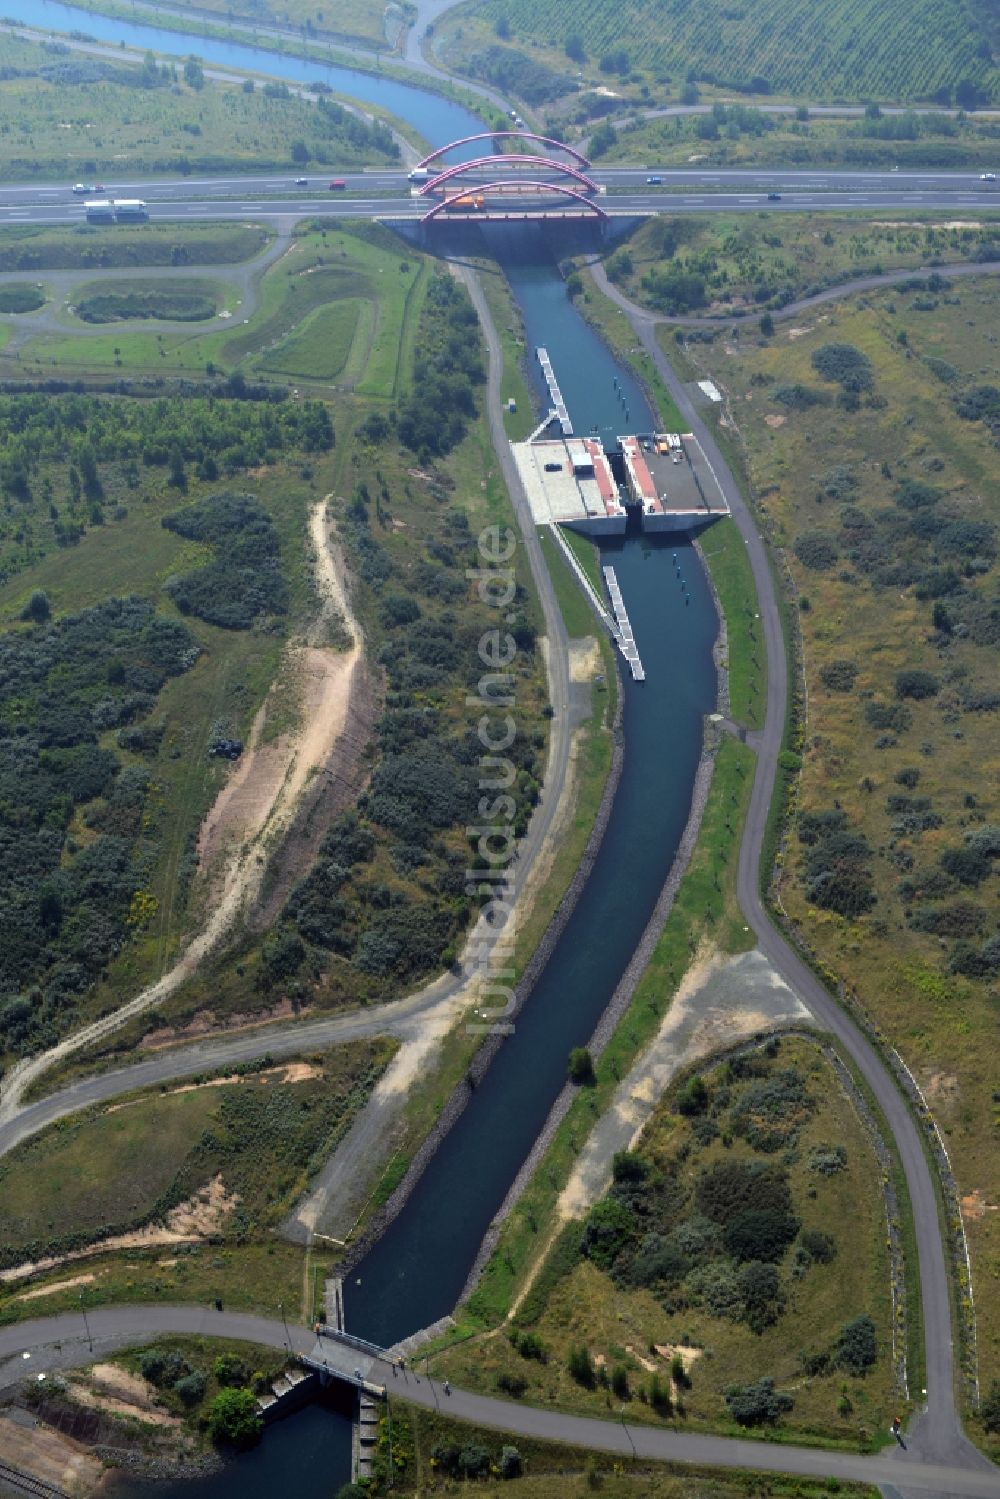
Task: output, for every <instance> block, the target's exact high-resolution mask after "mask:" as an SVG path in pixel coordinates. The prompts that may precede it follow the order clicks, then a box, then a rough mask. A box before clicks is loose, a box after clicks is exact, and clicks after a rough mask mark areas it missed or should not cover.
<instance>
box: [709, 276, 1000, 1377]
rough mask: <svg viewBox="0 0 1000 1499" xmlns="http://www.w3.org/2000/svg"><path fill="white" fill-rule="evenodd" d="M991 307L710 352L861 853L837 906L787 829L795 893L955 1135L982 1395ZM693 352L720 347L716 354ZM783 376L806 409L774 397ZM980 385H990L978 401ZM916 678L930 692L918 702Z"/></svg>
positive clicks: (802, 924) (908, 296)
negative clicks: (846, 386) (846, 350)
mask: <svg viewBox="0 0 1000 1499" xmlns="http://www.w3.org/2000/svg"><path fill="white" fill-rule="evenodd" d="M995 295H996V293H995V289H994V288H993V286H992V284H991V283H990V282H989V281H988V280H984V281H982V282H979V283H976V282H971V281H968V282H963V283H962V284H961V285H960V286H958V287H955V288H954V289H950V290H949V289H946V290H945V291H944V293H943V294H942V293H941V292H932V293H929V292H928V291H927V289H926V288H925V289H924V290H919V289H911V290H908V291H904V290H897V291H895V292H885V293H880V294H877V295H872V296H869V297H868V298H866V299H864V300H863V301H860V302H859V301H857V300H854V301H850V302H846V303H844V304H840V305H839V306H838V307H837V308H836V309H835V310H833V311H831V313H830V315H829V316H828V317H827V318H826V319H825V320H824V324H823V326H822V328H819V327H817V326H814V327H812V328H811V329H810V328H808V327H805V326H803V327H802V328H801V329H791V330H789V332H788V333H784V332H783V333H782V334H780V335H779V336H777V337H776V338H775V339H774V340H767V341H765V340H760V339H758V338H756V337H754V338H742V339H741V340H740V345H739V354H738V356H737V355H736V354H735V353H730V352H728V351H727V350H724V349H722V348H721V347H719V345H718V344H716V345H715V346H714V347H713V348H712V351H711V356H710V358H711V364H712V369H713V374H714V375H715V376H717V377H719V378H720V379H721V380H722V381H723V382H724V384H725V385H726V387H727V389H728V391H729V393H730V397H731V402H732V409H733V411H734V413H735V414H736V415H737V420H738V422H739V426H740V429H741V431H742V434H743V437H744V441H745V449H746V457H747V462H748V465H749V470H750V474H751V477H752V481H753V485H754V488H755V490H756V492H757V493H758V494H759V495H760V496H761V500H762V506H763V508H764V509H765V514H766V517H767V520H768V524H769V525H770V526H771V527H772V528H773V530H774V533H775V537H776V539H777V540H778V542H779V543H782V544H783V545H784V546H785V547H786V548H787V556H788V561H789V565H790V567H791V569H792V573H793V577H794V579H795V584H796V587H797V589H798V590H799V593H800V619H801V628H802V638H803V648H804V654H805V666H806V679H807V686H808V721H807V737H806V741H805V749H804V754H803V759H802V773H801V783H800V788H799V802H800V807H801V810H802V812H803V813H810V814H812V813H825V812H828V811H829V810H831V809H834V808H837V807H839V808H841V809H842V811H843V814H844V818H845V821H846V825H847V828H848V830H849V831H850V832H851V834H852V836H853V837H855V838H860V839H861V840H863V841H862V842H861V844H860V845H859V844H855V845H854V847H855V854H854V860H853V862H852V868H851V871H850V881H849V883H848V885H847V886H846V888H845V887H843V886H842V887H841V896H840V897H839V898H838V899H837V901H836V903H834V899H833V898H832V897H831V896H830V895H828V894H825V893H824V890H823V887H822V882H821V883H820V884H817V883H816V879H817V876H818V873H819V871H820V870H821V867H822V864H823V858H824V848H825V845H824V843H823V841H822V839H820V841H819V842H818V843H816V844H812V845H809V844H805V845H804V844H803V843H802V842H801V841H800V840H799V839H798V838H797V837H796V836H795V835H794V833H793V835H792V837H791V840H790V843H789V847H788V850H787V855H786V859H785V864H784V874H783V878H782V881H781V887H780V892H781V900H782V903H783V905H784V907H785V909H786V911H787V912H788V915H789V917H790V919H791V920H792V922H793V923H794V924H795V925H796V926H797V927H798V928H799V930H800V931H801V933H802V935H803V937H804V939H805V940H806V941H807V942H808V944H809V946H810V947H811V949H812V950H813V952H814V953H815V954H816V956H817V959H818V961H819V963H820V964H821V966H822V967H823V968H824V969H826V970H827V971H828V972H832V973H834V974H836V975H838V976H839V977H840V978H842V979H843V981H844V983H845V984H846V986H847V987H848V989H849V990H851V991H852V992H854V993H856V994H857V996H858V997H859V999H860V1001H861V1003H862V1004H863V1005H864V1006H865V1008H866V1009H867V1010H868V1012H869V1013H870V1014H871V1015H872V1017H873V1018H874V1020H875V1022H876V1023H877V1024H878V1025H879V1026H880V1027H881V1028H882V1030H883V1031H884V1032H885V1033H886V1035H887V1036H888V1037H889V1038H890V1039H891V1040H892V1041H893V1042H894V1043H895V1044H896V1045H897V1046H898V1047H899V1049H900V1051H901V1052H902V1054H903V1056H904V1058H905V1059H906V1061H907V1062H908V1064H909V1065H910V1067H911V1068H912V1070H913V1072H914V1074H915V1076H916V1077H917V1079H918V1081H919V1082H920V1084H921V1086H922V1087H923V1089H924V1091H925V1095H926V1097H927V1099H928V1102H929V1104H930V1107H931V1109H932V1111H933V1113H934V1115H935V1117H936V1119H937V1120H938V1122H939V1124H940V1126H941V1128H942V1130H943V1133H944V1138H945V1141H946V1143H947V1147H948V1150H949V1152H950V1154H951V1158H952V1164H953V1166H954V1168H955V1172H956V1175H957V1178H958V1183H959V1191H960V1194H961V1196H962V1198H963V1204H964V1208H963V1211H964V1217H965V1227H966V1232H967V1234H968V1238H969V1244H970V1248H971V1251H972V1258H973V1285H974V1289H978V1292H979V1293H978V1294H977V1296H976V1310H977V1317H978V1325H979V1354H980V1376H981V1380H982V1384H983V1388H984V1389H987V1390H988V1389H989V1387H990V1383H991V1381H992V1380H993V1379H995V1378H996V1377H997V1376H998V1374H1000V1325H998V1322H997V1318H996V1315H995V1308H994V1302H993V1299H991V1298H990V1297H989V1296H988V1295H984V1294H983V1293H982V1289H981V1288H982V1286H983V1285H984V1283H985V1280H984V1278H986V1279H988V1277H989V1275H990V1273H991V1269H990V1267H991V1266H992V1264H993V1262H994V1260H995V1258H996V1252H997V1240H996V1232H997V1230H996V1223H995V1216H994V1215H993V1214H991V1213H990V1212H989V1211H988V1207H987V1204H988V1201H989V1190H990V1189H989V1183H990V1181H991V1179H992V1176H991V1162H992V1160H993V1158H994V1155H995V1146H996V1141H995V1134H996V1129H995V1119H994V1117H993V1115H994V1114H995V1108H994V1104H995V1096H994V1081H995V1080H994V1078H993V1076H992V1074H991V1071H990V1068H989V1066H988V1065H987V1058H986V1055H985V1054H984V1051H983V1047H982V1036H983V1035H984V1034H986V1033H987V1032H988V1030H989V1027H990V1024H991V1021H990V1014H991V1006H992V1005H993V1003H994V1001H995V988H996V969H995V966H993V963H992V958H991V954H992V952H993V949H992V948H991V947H990V945H989V939H990V934H991V933H992V932H993V931H994V930H995V925H996V911H995V903H994V901H993V898H992V894H991V889H992V881H991V879H990V859H991V856H990V854H989V853H988V852H986V853H985V854H984V853H981V852H977V850H978V849H980V848H981V847H987V846H988V847H992V845H991V844H989V843H988V840H989V837H990V832H989V830H990V828H991V827H993V826H995V824H996V823H997V821H998V820H1000V816H998V809H997V801H996V777H995V775H993V773H992V767H993V763H994V758H995V757H994V756H993V753H992V744H993V723H992V720H993V716H994V713H995V711H996V710H995V707H994V706H993V704H994V702H995V692H994V688H995V682H996V649H997V642H996V639H995V632H994V631H993V630H992V627H991V623H990V622H991V620H992V614H991V612H990V610H991V602H990V601H991V600H992V599H993V597H994V595H995V589H996V571H995V556H996V541H995V538H996V534H997V532H996V526H997V521H998V519H1000V515H998V512H997V506H996V502H995V497H994V491H995V486H994V485H993V484H992V475H993V473H994V471H995V451H994V445H993V443H992V441H991V438H990V431H989V428H988V427H987V426H986V425H985V424H984V423H983V422H982V421H979V420H975V419H972V418H974V417H975V415H976V413H977V411H981V410H985V412H986V414H987V416H989V411H990V407H989V399H990V396H989V389H990V387H988V386H985V387H984V386H983V385H982V382H983V379H984V374H985V377H986V379H987V380H988V379H989V374H988V372H989V371H991V370H992V369H993V368H994V367H995V358H994V355H993V351H992V342H991V340H992V336H993V335H992V333H991V331H990V329H991V326H992V320H993V313H994V310H995ZM795 333H801V336H799V337H793V336H791V335H792V334H795ZM828 343H836V344H837V345H847V346H849V347H850V348H852V349H854V350H857V351H859V352H860V353H861V354H862V355H863V356H864V358H865V359H866V360H867V361H868V371H869V374H868V376H867V378H868V379H869V380H870V382H871V394H872V395H873V396H874V400H873V401H872V400H869V398H868V397H866V396H864V395H863V396H862V404H861V408H860V410H858V411H853V410H851V409H850V404H851V403H848V404H847V405H846V406H845V404H844V402H842V401H839V400H837V401H835V400H834V399H833V393H834V392H835V391H836V389H837V386H836V385H835V384H833V383H831V382H829V381H824V380H823V379H822V378H821V377H820V375H819V371H818V370H817V368H816V367H815V365H814V364H813V358H812V356H813V355H814V354H817V353H818V351H819V350H820V349H821V348H822V347H823V346H824V345H825V344H828ZM688 353H689V357H691V358H692V359H695V360H696V361H698V362H699V363H700V362H701V361H703V360H704V359H705V357H706V356H705V353H704V352H703V350H702V348H701V346H692V347H690V348H689V350H688ZM822 357H823V356H822V355H820V359H821V360H822ZM863 368H864V367H862V369H863ZM792 386H795V387H799V388H801V389H804V390H806V392H807V395H806V396H805V397H802V396H801V395H799V394H796V395H795V397H794V399H793V404H792V405H786V404H783V401H782V400H781V399H776V396H780V395H781V394H782V393H783V392H785V391H788V390H789V389H790V388H791V387H792ZM975 389H979V390H981V391H982V392H983V395H982V396H981V397H979V398H972V400H971V404H968V400H969V398H968V392H969V391H970V390H975ZM749 396H752V397H753V399H752V401H751V400H747V399H746V397H749ZM814 397H815V399H814ZM982 400H985V403H986V404H985V406H983V405H982V404H981V402H982ZM803 401H812V402H813V404H811V405H803V404H802V402H803ZM977 401H978V402H979V404H977ZM961 410H965V411H967V413H968V417H967V419H964V420H963V418H962V416H961V415H960V414H959V412H960V411H961ZM970 547H971V548H972V549H973V551H972V552H971V553H970V552H969V550H968V549H969V548H970ZM914 671H915V672H917V673H926V676H923V677H921V676H917V677H916V678H915V679H914V678H910V677H907V675H906V673H908V672H914ZM914 682H915V683H916V690H917V691H918V692H922V691H924V690H925V688H926V694H927V695H926V696H923V697H912V696H911V695H910V693H911V687H912V684H913V683H914ZM914 790H915V791H916V795H913V794H912V793H913V792H914ZM977 839H978V841H977ZM984 839H985V840H986V843H985V844H984ZM956 851H960V852H956ZM994 879H995V870H994ZM838 907H839V908H838ZM984 939H985V940H984Z"/></svg>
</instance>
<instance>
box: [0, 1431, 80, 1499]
mask: <svg viewBox="0 0 1000 1499" xmlns="http://www.w3.org/2000/svg"><path fill="white" fill-rule="evenodd" d="M19 1414H20V1413H19ZM0 1453H2V1454H3V1458H4V1461H5V1462H7V1463H10V1465H11V1467H14V1468H18V1469H19V1470H20V1471H21V1472H22V1473H30V1474H31V1475H32V1476H33V1477H35V1478H38V1479H40V1480H41V1482H42V1483H47V1484H50V1485H51V1486H52V1487H53V1488H55V1489H58V1490H59V1491H60V1492H61V1493H64V1494H71V1495H73V1496H74V1499H76V1496H78V1495H80V1496H82V1495H85V1494H92V1493H93V1492H94V1490H95V1489H96V1487H97V1485H98V1484H99V1483H100V1481H101V1478H102V1477H103V1475H104V1465H103V1463H101V1462H99V1461H98V1459H97V1458H96V1457H93V1456H92V1455H91V1454H90V1453H89V1452H88V1451H87V1449H86V1448H85V1447H84V1446H82V1445H81V1444H80V1443H79V1442H74V1441H73V1439H72V1437H66V1436H63V1435H62V1434H61V1433H60V1432H56V1431H52V1430H51V1428H50V1427H48V1426H44V1425H43V1424H42V1423H41V1422H40V1421H39V1422H35V1423H33V1424H30V1425H29V1424H27V1422H26V1423H25V1424H23V1425H22V1423H21V1421H20V1420H17V1419H16V1418H15V1417H14V1416H12V1415H7V1414H3V1415H0Z"/></svg>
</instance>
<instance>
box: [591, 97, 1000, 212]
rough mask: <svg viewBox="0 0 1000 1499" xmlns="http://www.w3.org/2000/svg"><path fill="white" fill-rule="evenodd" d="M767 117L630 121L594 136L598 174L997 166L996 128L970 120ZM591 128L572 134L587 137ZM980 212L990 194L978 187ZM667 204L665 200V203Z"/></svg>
mask: <svg viewBox="0 0 1000 1499" xmlns="http://www.w3.org/2000/svg"><path fill="white" fill-rule="evenodd" d="M801 113H803V114H804V115H805V118H804V119H798V118H797V117H796V116H795V115H793V114H780V115H779V114H770V113H765V111H764V110H760V109H755V108H754V107H753V106H747V105H743V104H739V103H732V104H716V105H714V106H713V111H712V114H710V115H688V116H681V115H674V116H673V117H672V118H670V119H661V120H634V121H630V122H629V123H628V124H627V125H624V126H622V127H621V128H620V129H618V130H617V131H616V132H615V135H614V138H613V139H612V138H611V137H608V136H607V135H606V134H605V133H604V132H602V133H601V134H600V136H598V140H599V141H600V152H599V156H598V158H597V160H598V165H599V167H604V166H617V165H619V164H630V165H637V166H649V167H650V168H656V167H661V166H663V167H685V168H690V167H692V166H697V167H698V168H699V169H700V170H704V169H706V168H708V169H712V168H715V167H722V166H725V167H756V166H760V167H807V168H814V169H816V170H817V171H821V170H824V169H827V168H830V167H857V168H859V169H861V170H865V169H873V168H875V169H877V168H880V167H881V168H888V169H890V170H891V169H892V168H894V167H899V168H901V169H905V168H907V167H911V168H913V167H943V168H945V169H947V168H950V167H953V168H955V169H956V170H959V171H970V170H972V169H973V168H982V169H984V170H988V169H991V168H992V167H993V166H995V164H996V156H997V136H998V130H997V124H996V122H995V121H994V120H992V119H991V120H980V119H977V117H976V116H975V115H969V116H967V117H966V118H965V119H962V120H956V119H953V118H952V117H951V116H950V115H947V114H938V115H935V114H920V115H917V114H913V115H906V116H899V115H882V116H881V118H876V119H864V120H859V119H856V118H851V117H849V116H842V117H839V118H837V117H829V116H820V115H813V116H812V118H809V112H808V110H803V111H801ZM594 129H595V126H594V123H593V122H591V123H589V124H588V125H586V126H579V127H577V131H576V132H574V136H573V137H572V138H575V135H576V134H577V133H578V134H579V135H580V136H583V137H588V136H591V135H592V134H593V133H594ZM981 190H982V194H983V203H984V207H987V208H989V207H991V206H992V202H991V198H992V195H993V193H994V192H995V189H994V188H992V187H991V186H990V185H988V184H985V183H984V184H983V185H982V189H981ZM668 201H669V200H668Z"/></svg>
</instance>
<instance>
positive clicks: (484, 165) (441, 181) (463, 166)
mask: <svg viewBox="0 0 1000 1499" xmlns="http://www.w3.org/2000/svg"><path fill="white" fill-rule="evenodd" d="M512 166H518V167H521V166H529V167H531V168H532V169H533V170H534V171H536V172H552V171H554V172H559V173H561V174H562V176H564V177H569V178H571V179H572V180H573V182H575V183H577V184H578V186H579V187H580V188H581V189H582V190H583V191H584V192H585V193H596V192H597V183H596V182H594V181H593V179H592V178H590V177H588V176H587V175H586V174H585V173H584V172H581V171H580V170H579V169H578V168H577V167H571V166H570V165H569V163H568V162H565V161H553V160H552V158H551V157H549V156H525V155H521V154H516V155H515V154H514V153H513V152H510V153H504V154H503V155H502V156H476V157H474V158H473V160H472V161H460V162H458V163H457V165H455V166H451V167H445V169H444V170H443V171H441V172H439V173H438V174H437V176H436V177H429V178H428V179H427V181H426V182H425V183H424V184H423V186H422V187H421V189H420V191H421V193H422V194H424V195H425V196H426V195H427V194H431V193H436V192H439V191H441V190H442V189H444V188H446V187H447V186H448V183H449V182H451V181H452V179H453V178H455V177H461V176H463V175H464V173H466V172H481V171H483V170H484V169H486V170H489V171H496V172H505V171H506V170H507V168H508V167H512Z"/></svg>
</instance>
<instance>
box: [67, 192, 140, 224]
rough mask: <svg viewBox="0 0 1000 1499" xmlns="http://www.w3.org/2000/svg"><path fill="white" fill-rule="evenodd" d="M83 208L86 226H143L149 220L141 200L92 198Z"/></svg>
mask: <svg viewBox="0 0 1000 1499" xmlns="http://www.w3.org/2000/svg"><path fill="white" fill-rule="evenodd" d="M83 206H84V209H85V211H86V214H87V223H88V224H144V223H145V222H146V220H147V219H148V218H149V209H148V208H147V207H146V204H145V202H144V201H143V199H142V198H92V199H91V200H90V202H89V203H85V204H84V205H83Z"/></svg>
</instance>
